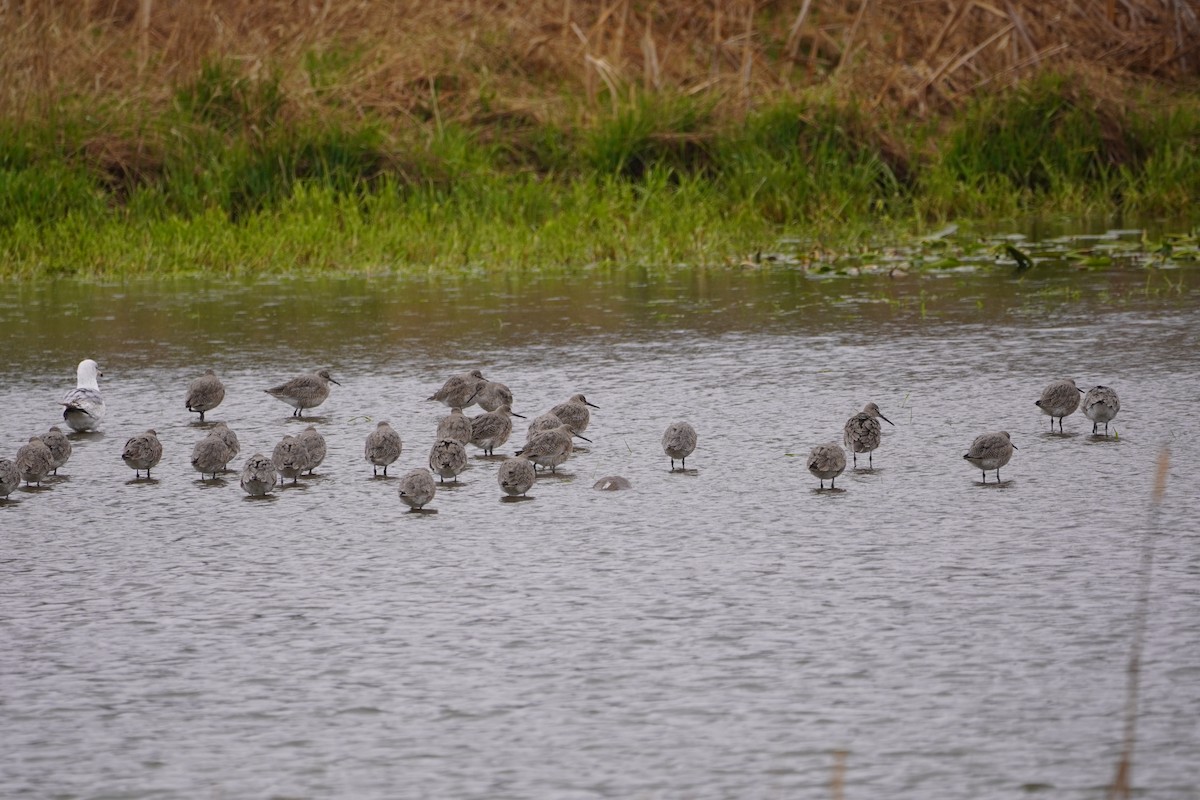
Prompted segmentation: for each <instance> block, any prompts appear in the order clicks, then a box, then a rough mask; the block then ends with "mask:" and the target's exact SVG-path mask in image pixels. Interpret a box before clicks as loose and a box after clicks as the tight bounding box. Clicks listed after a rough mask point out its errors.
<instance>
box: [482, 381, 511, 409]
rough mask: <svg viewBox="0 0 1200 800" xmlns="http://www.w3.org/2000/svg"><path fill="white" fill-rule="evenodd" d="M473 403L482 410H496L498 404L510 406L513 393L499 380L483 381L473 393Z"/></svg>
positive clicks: (498, 406)
mask: <svg viewBox="0 0 1200 800" xmlns="http://www.w3.org/2000/svg"><path fill="white" fill-rule="evenodd" d="M475 403H476V404H477V405H478V406H479V407H480V408H482V409H483V410H484V411H496V410H497V409H499V408H500V406H510V407H511V406H512V404H513V393H512V390H510V389H509V388H508V387H507V386H505V385H504V384H503V383H500V382H499V381H484V382H483V384H482V385H481V386H480V387H479V389H478V390H477V391H476V393H475Z"/></svg>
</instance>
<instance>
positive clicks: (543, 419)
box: [525, 411, 563, 442]
mask: <svg viewBox="0 0 1200 800" xmlns="http://www.w3.org/2000/svg"><path fill="white" fill-rule="evenodd" d="M562 424H563V421H562V420H561V419H559V418H558V417H556V416H554V413H553V412H550V411H547V412H546V413H545V414H542V415H541V416H540V417H535V418H534V420H533V422H531V423H529V427H528V428H527V429H526V430H525V441H527V442H528V441H529V440H530V439H532V438H533V437H534V436H535V435H536V434H539V433H541V432H542V431H549V430H554V429H555V428H559V427H562Z"/></svg>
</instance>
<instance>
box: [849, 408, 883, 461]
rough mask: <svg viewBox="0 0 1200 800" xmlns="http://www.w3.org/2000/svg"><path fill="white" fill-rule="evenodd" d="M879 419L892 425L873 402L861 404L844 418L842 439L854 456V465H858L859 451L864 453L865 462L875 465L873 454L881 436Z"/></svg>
mask: <svg viewBox="0 0 1200 800" xmlns="http://www.w3.org/2000/svg"><path fill="white" fill-rule="evenodd" d="M879 420H883V421H884V422H886V423H887V424H888V425H893V423H892V421H891V420H890V419H888V418H887V417H885V416H884V415H883V414H881V413H880V411H879V406H877V405H875V404H874V403H867V404H866V405H865V406H863V410H862V411H860V412H858V413H857V414H855V415H854V416H853V417H851V418H850V419H848V420H846V427H845V428H844V429H843V433H844V435H843V437H842V440H843V441H844V442H845V445H846V447H847V448H849V450H850V452H851V454H852V456H853V458H854V466H856V467H857V466H858V454H859V453H866V454H867V463H868V464H869V465H870V466H872V467H874V466H875V457H874V455H873V454H874V452H875V448H876V447H879V441H880V439H881V438H882V436H883V431H882V429H881V428H880V425H879ZM893 427H894V425H893Z"/></svg>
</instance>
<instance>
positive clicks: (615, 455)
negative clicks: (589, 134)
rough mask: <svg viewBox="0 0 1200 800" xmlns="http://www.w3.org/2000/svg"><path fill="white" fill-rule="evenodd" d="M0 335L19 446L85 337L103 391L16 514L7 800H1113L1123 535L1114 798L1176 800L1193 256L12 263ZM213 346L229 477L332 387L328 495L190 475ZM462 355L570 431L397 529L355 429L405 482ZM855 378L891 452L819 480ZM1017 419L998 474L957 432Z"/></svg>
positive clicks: (7, 408)
mask: <svg viewBox="0 0 1200 800" xmlns="http://www.w3.org/2000/svg"><path fill="white" fill-rule="evenodd" d="M0 319H3V325H2V326H0V347H2V349H3V352H4V353H5V358H4V359H3V360H2V362H0V409H2V413H0V455H2V456H4V457H8V458H12V457H13V456H14V454H15V452H16V450H17V448H18V447H19V446H20V445H21V444H22V443H23V442H24V441H25V440H26V439H27V438H28V437H29V436H30V435H31V434H34V433H41V432H44V431H45V430H46V428H47V427H48V426H50V425H52V424H55V423H56V422H58V421H59V410H58V407H57V406H56V402H57V400H58V399H59V398H60V397H61V395H62V393H63V391H64V390H66V389H67V388H70V387H72V386H73V385H74V373H75V365H76V363H77V362H78V361H79V360H80V359H81V358H84V357H89V356H90V357H93V358H96V359H97V360H98V361H99V362H100V364H101V368H102V369H103V370H104V374H105V377H104V378H103V379H102V380H101V387H102V390H103V392H104V394H105V396H106V399H107V403H108V418H107V419H106V420H105V422H104V425H103V428H102V432H101V433H99V434H95V435H88V436H76V437H75V438H74V447H75V452H74V455H73V456H72V458H71V460H70V461H69V462H68V464H67V465H66V466H65V467H64V468H63V469H62V470H60V473H61V474H60V475H59V476H58V478H57V479H52V480H51V481H50V482H48V483H47V484H46V487H45V488H43V489H41V490H36V489H34V490H26V489H24V488H22V489H20V490H18V491H16V492H14V493H13V496H12V499H11V500H10V501H8V502H6V503H0V752H3V753H4V757H3V758H2V759H0V785H2V786H3V787H4V789H3V795H4V796H5V797H38V798H41V797H59V798H71V797H80V798H180V799H181V800H182V799H184V798H189V799H190V798H235V797H236V798H245V797H263V798H265V797H314V798H316V797H354V798H393V797H414V798H416V797H430V798H435V797H436V798H489V799H492V798H530V797H545V798H580V799H583V798H633V797H637V798H673V797H679V798H685V797H686V798H754V797H832V796H834V794H835V791H836V790H835V788H834V787H833V785H832V775H833V766H834V763H835V760H836V758H837V756H836V755H835V754H836V753H837V752H838V751H845V788H844V796H845V797H848V798H864V799H865V798H881V797H912V798H925V799H928V798H948V799H949V798H992V797H995V798H1008V797H1020V796H1044V797H1054V798H1099V797H1102V796H1103V794H1104V787H1105V785H1106V784H1108V783H1109V782H1110V781H1111V780H1112V777H1113V774H1114V770H1115V765H1116V761H1117V757H1118V754H1119V752H1120V749H1121V744H1122V735H1123V720H1124V709H1125V703H1126V682H1127V665H1128V660H1129V653H1130V648H1131V644H1132V642H1133V635H1134V631H1135V624H1136V614H1135V612H1136V607H1137V604H1136V600H1137V596H1138V591H1139V585H1140V584H1139V577H1138V576H1139V566H1140V564H1141V559H1142V555H1143V553H1144V551H1145V548H1146V547H1147V546H1152V547H1153V548H1154V562H1153V564H1154V569H1153V580H1152V584H1151V590H1152V599H1151V602H1150V604H1149V608H1148V611H1149V614H1148V627H1147V631H1146V639H1145V651H1144V656H1143V662H1142V676H1141V695H1140V708H1139V715H1138V727H1137V749H1136V754H1135V760H1134V773H1133V775H1134V784H1135V785H1136V787H1137V788H1138V792H1139V794H1140V795H1141V796H1145V797H1153V798H1198V797H1200V769H1198V768H1197V763H1200V728H1198V727H1197V720H1200V525H1198V523H1197V521H1196V520H1197V519H1198V518H1200V492H1197V491H1196V490H1195V478H1194V472H1195V464H1196V463H1197V460H1198V459H1200V445H1198V444H1197V434H1198V433H1200V431H1198V430H1197V428H1198V426H1197V422H1196V420H1197V417H1196V413H1195V404H1196V400H1197V397H1200V270H1197V269H1194V268H1186V267H1185V268H1182V269H1174V270H1149V269H1141V268H1136V269H1135V268H1129V267H1125V266H1117V267H1113V268H1107V269H1097V270H1089V271H1076V270H1072V269H1064V268H1060V267H1039V268H1036V269H1034V270H1032V271H1030V272H1028V273H1025V274H1023V275H1017V274H1015V273H1013V272H1010V271H1008V270H1007V269H998V270H985V271H980V272H958V271H947V272H939V273H935V274H928V275H916V274H914V275H907V276H899V277H890V276H888V275H886V274H884V275H866V276H862V277H853V278H818V277H814V276H812V275H807V274H805V273H803V272H801V271H798V270H794V269H790V268H787V267H783V266H769V267H765V268H761V269H753V270H744V271H678V272H671V273H668V274H665V275H663V274H655V275H651V274H648V273H643V272H640V271H639V270H636V269H628V270H623V271H613V272H580V273H572V274H570V275H559V276H541V277H539V276H536V275H533V276H529V275H526V276H510V277H486V276H479V277H477V278H474V279H463V280H461V281H451V280H428V281H421V280H413V279H406V280H396V279H390V278H382V277H381V278H373V279H372V278H351V279H321V280H281V281H278V282H273V283H257V284H248V283H238V282H228V281H216V280H214V281H203V280H190V279H189V280H179V281H153V282H150V281H147V282H129V283H117V284H81V283H54V284H41V285H24V286H22V285H3V286H0ZM206 367H212V368H214V369H215V370H216V371H217V373H218V374H219V375H220V376H221V377H222V378H223V379H224V381H225V383H226V386H227V388H228V393H227V397H226V400H225V402H224V404H223V405H221V406H220V407H219V408H218V409H216V410H215V411H213V412H210V413H209V415H208V417H209V419H210V421H218V420H219V421H225V422H228V423H229V424H230V426H231V427H233V429H234V430H235V431H236V432H237V433H238V435H239V437H240V439H241V445H242V451H241V455H240V456H239V457H238V458H237V460H236V462H235V464H234V465H232V466H237V467H240V465H241V464H242V463H243V462H244V461H245V459H246V458H247V457H248V456H250V455H251V454H253V453H254V452H256V451H261V452H264V453H267V454H269V453H270V451H271V449H272V447H273V446H274V444H275V443H276V442H277V441H278V440H279V439H280V437H281V436H282V435H284V434H286V433H289V432H291V433H296V432H298V431H299V430H300V429H302V428H303V427H304V426H305V425H307V424H308V423H307V422H299V421H296V420H293V419H291V418H290V417H289V416H288V415H289V412H290V408H289V407H287V406H285V405H284V404H282V403H280V402H278V401H276V400H274V399H273V398H271V397H270V396H268V395H266V394H264V393H263V391H262V390H263V389H265V388H267V387H269V386H272V385H275V384H277V383H280V382H282V381H283V380H285V379H287V378H289V377H291V376H293V375H295V374H297V373H299V372H303V371H307V370H310V369H314V368H318V367H327V368H329V369H330V370H331V371H332V373H333V375H334V377H335V378H337V379H338V380H339V381H341V383H342V386H341V387H338V386H334V387H333V393H332V395H331V397H330V399H329V400H328V401H327V402H326V403H325V404H324V405H323V406H321V407H320V408H319V409H316V410H315V411H314V412H313V414H314V421H315V423H316V425H317V426H318V428H319V429H320V430H321V431H322V432H323V433H324V434H325V436H326V438H327V440H328V443H329V454H328V456H327V458H326V460H325V463H324V465H323V466H322V467H320V468H319V469H318V470H317V472H318V475H317V476H316V477H313V478H305V479H302V480H301V481H300V483H299V485H298V486H296V487H287V488H285V489H283V490H282V491H278V492H277V493H276V494H275V496H274V497H273V498H270V499H266V500H251V499H248V498H246V497H245V495H244V494H243V493H242V491H241V490H240V488H239V487H238V485H237V478H236V474H231V475H229V476H227V477H225V478H223V479H219V480H216V481H201V480H200V479H199V475H198V474H197V473H195V472H194V471H192V469H191V467H190V464H189V456H190V452H191V448H192V446H193V444H194V443H195V442H196V441H198V440H199V439H200V438H201V437H202V436H203V435H204V434H205V432H206V427H204V426H200V425H199V424H197V422H196V420H195V417H194V415H189V414H188V413H187V412H186V411H185V410H184V408H183V397H184V392H185V389H186V386H187V383H188V381H189V380H190V379H191V378H192V377H195V376H196V375H198V374H199V373H200V372H201V371H203V369H204V368H206ZM471 368H479V369H481V370H483V371H484V374H485V375H487V376H489V377H492V378H494V379H497V380H502V381H503V382H505V383H507V384H508V385H509V386H510V387H511V388H512V390H513V393H514V394H515V396H516V403H515V406H516V410H517V411H518V412H519V413H523V414H527V415H529V416H531V417H532V416H535V415H537V414H539V413H541V412H543V411H545V410H548V409H549V408H550V406H552V405H554V404H555V403H558V402H561V401H563V400H565V399H566V398H567V397H569V396H570V395H571V394H573V393H575V392H583V393H585V394H586V395H587V396H588V398H589V400H591V401H592V402H594V403H595V404H596V405H597V406H599V407H600V408H599V410H598V411H594V412H593V418H592V425H591V427H590V428H589V429H588V431H587V435H588V436H589V438H591V439H593V440H594V443H593V444H591V445H589V446H587V449H586V450H583V451H580V452H577V453H576V455H575V456H574V457H573V458H572V459H571V460H570V461H569V462H568V463H567V464H566V465H565V466H564V468H563V469H562V470H561V474H560V475H559V476H557V477H543V478H541V479H540V480H539V482H538V483H537V485H536V486H535V487H534V489H533V490H532V491H531V492H530V496H531V497H532V498H533V499H532V500H529V501H525V502H516V503H513V502H502V501H501V497H500V491H499V488H498V487H497V485H496V471H497V469H498V466H499V464H500V462H501V460H502V459H501V458H500V457H499V456H498V457H497V458H495V459H484V458H481V457H478V455H479V453H478V451H475V450H474V448H471V451H472V458H471V466H470V468H469V469H468V470H467V471H466V472H465V473H464V474H463V475H462V476H461V478H460V483H459V485H458V486H453V487H451V486H444V487H439V492H438V495H437V497H436V498H435V500H434V501H433V503H432V504H431V506H430V508H431V509H434V510H435V511H436V513H427V514H409V513H406V510H407V509H406V508H405V507H404V506H402V505H401V504H400V502H399V500H398V498H397V496H396V480H395V478H394V477H392V478H389V479H386V480H385V479H383V478H379V479H375V478H373V477H372V474H371V467H370V465H369V464H368V463H367V462H366V461H364V460H363V457H362V449H363V440H364V439H365V437H366V435H367V433H368V432H369V431H370V430H371V429H372V428H373V427H374V425H375V423H376V422H377V421H378V420H380V419H387V420H390V421H391V422H392V424H393V425H394V426H395V427H396V428H397V430H399V432H400V433H401V435H402V436H403V438H404V442H405V445H404V454H403V455H402V456H401V459H400V461H399V462H398V463H397V465H395V467H393V468H392V469H391V470H390V472H391V473H392V474H393V475H395V474H399V473H401V472H403V471H405V470H407V469H410V468H414V467H418V466H422V465H423V464H424V463H425V461H426V458H427V454H428V451H429V447H430V446H431V444H432V442H433V433H434V429H435V426H436V421H437V419H438V418H439V417H440V416H442V415H443V414H444V413H445V409H444V408H442V407H441V406H437V405H435V404H434V403H429V402H425V401H424V400H423V398H425V397H427V396H428V395H430V394H432V393H433V391H434V390H436V389H437V388H438V387H439V386H440V385H441V383H442V381H443V380H444V379H445V378H446V377H448V376H449V375H451V374H453V373H455V372H459V371H463V370H467V369H471ZM1068 376H1069V377H1074V378H1076V379H1077V380H1078V382H1079V384H1080V385H1081V386H1082V387H1084V388H1088V387H1090V386H1093V385H1095V384H1098V383H1102V384H1105V385H1108V386H1112V387H1114V388H1115V389H1116V390H1117V391H1118V392H1119V393H1120V396H1121V401H1122V410H1121V412H1120V415H1119V416H1118V417H1117V418H1116V420H1115V422H1114V424H1113V425H1112V428H1113V430H1114V431H1115V433H1116V434H1117V435H1116V436H1114V437H1111V438H1097V437H1092V436H1091V433H1090V431H1091V424H1090V423H1089V422H1088V421H1087V420H1086V419H1084V418H1083V417H1082V415H1081V414H1078V413H1077V414H1075V415H1073V416H1071V417H1068V418H1067V419H1066V421H1065V429H1066V433H1065V434H1063V435H1057V434H1055V435H1052V434H1050V433H1049V421H1048V419H1047V418H1046V417H1045V416H1043V415H1042V414H1041V413H1040V411H1039V410H1038V409H1037V408H1036V407H1035V406H1034V404H1033V402H1034V400H1036V399H1037V397H1038V395H1039V393H1040V391H1041V389H1042V387H1043V386H1044V385H1045V384H1047V383H1048V382H1049V381H1051V380H1053V379H1056V378H1059V377H1068ZM868 401H875V402H877V403H878V404H879V405H880V407H881V408H882V410H883V412H884V414H886V415H887V416H888V417H889V418H890V419H891V420H892V421H893V422H894V423H895V427H894V428H891V427H887V426H886V425H885V426H884V427H885V428H886V430H885V433H884V442H883V445H882V447H881V448H880V449H879V450H878V451H877V452H876V454H875V458H874V463H875V469H874V470H873V471H871V470H865V469H864V470H859V471H848V472H847V474H845V475H844V476H843V477H842V478H841V479H839V480H838V484H837V485H838V488H839V489H844V491H841V492H829V491H825V492H820V491H817V480H816V479H815V478H813V477H812V476H811V475H809V473H808V471H807V470H806V468H805V464H804V456H805V455H806V454H807V452H808V450H809V448H811V447H812V446H813V445H815V444H818V443H822V442H825V441H829V440H835V439H840V437H841V428H842V425H843V423H844V422H845V420H846V419H847V418H848V417H849V416H850V415H852V414H853V413H855V412H857V411H858V410H860V409H861V407H862V406H863V405H864V404H865V403H866V402H868ZM677 419H686V420H689V421H691V422H692V424H693V425H694V426H695V427H696V429H697V431H698V432H699V438H700V443H699V447H698V449H697V450H696V452H695V454H694V455H693V456H692V457H690V458H689V459H688V467H689V470H688V472H686V473H678V472H677V473H670V472H669V471H668V467H669V465H668V461H667V458H666V456H665V455H664V454H663V453H662V451H661V449H660V446H659V438H660V436H661V434H662V431H663V429H664V428H665V427H666V426H667V424H668V423H670V422H672V421H675V420H677ZM517 423H518V433H516V434H515V435H514V440H513V441H512V442H510V443H509V444H508V445H505V446H504V447H500V448H497V453H498V454H499V453H500V452H503V453H504V455H505V456H508V455H511V454H512V452H513V451H514V450H515V449H516V443H517V441H519V440H521V439H523V432H524V428H523V423H521V421H520V420H517ZM148 427H153V428H156V429H157V431H158V433H159V436H160V438H161V439H162V442H163V446H164V450H165V455H164V457H163V461H162V464H161V465H160V466H159V467H158V468H157V469H156V470H155V471H154V480H153V481H145V480H142V481H134V480H133V472H132V471H131V470H130V469H128V468H127V467H126V466H125V465H124V464H123V463H122V461H121V458H120V454H121V449H122V446H123V443H124V441H125V439H126V438H128V437H129V436H131V435H133V434H135V433H140V432H141V431H143V430H144V429H146V428H148ZM1001 429H1004V430H1008V431H1010V432H1011V434H1012V438H1013V440H1014V442H1015V443H1016V444H1017V446H1018V447H1019V448H1020V450H1019V451H1018V452H1017V453H1016V455H1015V456H1014V458H1013V460H1012V463H1011V464H1010V465H1009V466H1008V467H1006V468H1005V469H1003V470H1002V471H1001V477H1002V478H1003V479H1004V481H1003V483H1001V484H999V485H996V484H989V485H986V486H985V485H983V484H981V483H980V474H979V472H977V471H975V470H974V469H972V468H970V467H969V466H968V465H967V464H966V462H964V461H963V459H962V454H963V453H964V452H965V450H966V446H967V445H968V444H969V443H970V441H971V439H972V438H973V437H974V436H975V435H976V434H979V433H982V432H986V431H992V430H1001ZM1163 447H1169V448H1170V454H1171V466H1170V470H1169V475H1168V488H1167V492H1166V495H1165V498H1164V500H1163V502H1162V505H1161V507H1160V508H1159V509H1158V510H1157V512H1155V511H1154V510H1152V504H1151V493H1152V487H1153V483H1154V464H1155V460H1156V458H1157V457H1158V454H1159V452H1160V450H1161V449H1162V448H1163ZM611 474H620V475H624V476H626V477H628V478H629V479H630V480H631V481H632V483H633V486H634V488H633V489H632V490H631V491H626V492H616V493H613V492H598V491H594V490H593V489H592V488H591V486H592V483H593V482H594V481H595V480H596V479H597V478H600V477H602V476H605V475H611Z"/></svg>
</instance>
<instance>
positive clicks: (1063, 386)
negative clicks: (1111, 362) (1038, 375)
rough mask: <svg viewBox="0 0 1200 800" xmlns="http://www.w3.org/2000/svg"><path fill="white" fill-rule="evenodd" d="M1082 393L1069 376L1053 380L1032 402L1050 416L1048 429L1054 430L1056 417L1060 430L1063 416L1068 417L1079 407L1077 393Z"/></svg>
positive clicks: (1060, 429)
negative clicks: (1064, 378) (1038, 397)
mask: <svg viewBox="0 0 1200 800" xmlns="http://www.w3.org/2000/svg"><path fill="white" fill-rule="evenodd" d="M1082 393H1083V389H1080V388H1079V387H1078V386H1076V385H1075V381H1074V380H1073V379H1071V378H1067V379H1066V380H1061V381H1055V382H1054V383H1052V384H1050V385H1049V386H1047V387H1046V388H1045V389H1043V390H1042V397H1041V399H1039V400H1034V401H1033V404H1034V405H1035V406H1037V407H1038V408H1040V409H1041V410H1042V413H1043V414H1048V415H1049V416H1050V430H1054V418H1055V417H1058V430H1059V432H1061V431H1062V421H1063V417H1069V416H1070V415H1071V414H1074V413H1075V409H1077V408H1079V395H1080V394H1082Z"/></svg>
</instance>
